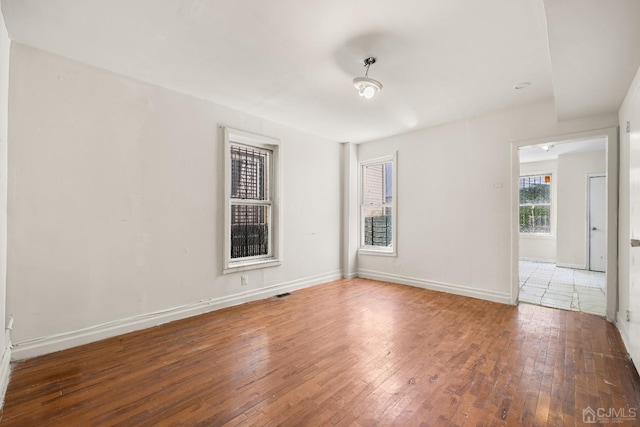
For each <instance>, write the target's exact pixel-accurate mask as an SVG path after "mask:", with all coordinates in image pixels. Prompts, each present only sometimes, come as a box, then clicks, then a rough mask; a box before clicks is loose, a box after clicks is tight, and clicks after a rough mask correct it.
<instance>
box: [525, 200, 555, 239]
mask: <svg viewBox="0 0 640 427" xmlns="http://www.w3.org/2000/svg"><path fill="white" fill-rule="evenodd" d="M520 232H521V233H551V205H521V206H520Z"/></svg>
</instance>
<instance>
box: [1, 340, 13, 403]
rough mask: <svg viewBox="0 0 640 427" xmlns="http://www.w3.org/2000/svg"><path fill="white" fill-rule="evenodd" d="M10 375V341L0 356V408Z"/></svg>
mask: <svg viewBox="0 0 640 427" xmlns="http://www.w3.org/2000/svg"><path fill="white" fill-rule="evenodd" d="M10 376H11V343H9V344H8V345H7V346H6V347H5V349H4V352H3V353H2V358H0V409H2V407H3V406H4V395H5V393H6V392H7V387H8V386H9V377H10Z"/></svg>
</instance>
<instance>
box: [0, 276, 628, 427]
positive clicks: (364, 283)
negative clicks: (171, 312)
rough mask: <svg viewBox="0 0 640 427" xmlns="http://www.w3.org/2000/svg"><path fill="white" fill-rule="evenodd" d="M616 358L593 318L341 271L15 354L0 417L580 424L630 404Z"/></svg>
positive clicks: (115, 421) (612, 341) (28, 421)
mask: <svg viewBox="0 0 640 427" xmlns="http://www.w3.org/2000/svg"><path fill="white" fill-rule="evenodd" d="M625 353H626V352H625V350H624V347H623V345H622V342H621V339H620V337H619V335H618V332H617V330H616V329H615V327H614V326H613V325H611V324H609V323H608V322H606V321H605V320H604V319H602V318H599V317H597V316H594V315H589V314H581V313H576V312H569V311H562V310H556V309H550V308H545V307H538V306H532V305H525V304H523V305H520V306H519V307H511V306H507V305H501V304H495V303H490V302H487V301H482V300H476V299H471V298H465V297H460V296H455V295H450V294H445V293H439V292H432V291H427V290H423V289H418V288H412V287H408V286H402V285H394V284H389V283H381V282H375V281H370V280H363V279H354V280H340V281H336V282H332V283H328V284H325V285H320V286H316V287H313V288H308V289H304V290H300V291H296V292H294V293H292V294H291V295H290V296H288V297H285V298H282V299H278V298H271V299H268V300H263V301H257V302H254V303H249V304H244V305H241V306H237V307H232V308H229V309H224V310H220V311H216V312H213V313H208V314H205V315H201V316H198V317H193V318H189V319H185V320H181V321H177V322H173V323H169V324H166V325H162V326H159V327H156V328H151V329H146V330H143V331H139V332H134V333H131V334H127V335H123V336H119V337H115V338H111V339H108V340H104V341H100V342H97V343H93V344H89V345H85V346H82V347H76V348H73V349H70V350H66V351H62V352H58V353H54V354H50V355H46V356H42V357H38V358H34V359H30V360H26V361H23V362H20V363H16V364H14V366H13V374H12V377H11V382H10V384H9V389H8V391H7V395H6V401H5V406H4V410H3V412H2V414H1V415H2V420H1V422H0V425H2V426H15V425H19V426H36V425H38V426H40V425H65V426H81V425H82V426H88V425H91V426H93V425H100V426H102V425H126V426H133V425H135V426H139V425H196V424H201V425H225V424H226V425H313V426H316V425H323V424H328V425H332V424H333V425H354V426H369V425H389V424H393V425H401V426H404V425H428V426H431V425H520V424H524V425H580V424H582V421H583V419H582V416H583V412H582V411H583V409H585V408H586V407H591V408H593V409H596V410H597V408H615V409H616V410H619V409H620V408H626V409H625V410H626V412H625V414H626V415H630V414H631V412H630V411H631V408H633V409H634V410H635V408H640V394H639V392H638V390H639V388H638V387H639V384H640V381H639V379H638V375H637V373H636V372H635V370H634V369H633V366H632V364H631V363H630V362H629V361H628V360H627V359H626V357H625ZM618 415H620V413H619V412H618ZM606 421H608V420H606ZM638 423H640V413H639V414H638V420H637V422H636V425H637V424H638ZM628 424H632V422H630V423H628Z"/></svg>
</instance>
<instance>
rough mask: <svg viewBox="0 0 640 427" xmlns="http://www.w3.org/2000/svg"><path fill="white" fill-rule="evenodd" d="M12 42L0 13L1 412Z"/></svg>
mask: <svg viewBox="0 0 640 427" xmlns="http://www.w3.org/2000/svg"><path fill="white" fill-rule="evenodd" d="M10 48H11V41H10V40H9V35H8V34H7V29H6V27H5V24H4V17H3V15H2V13H0V336H1V337H2V338H0V339H1V340H2V344H1V347H0V351H1V352H2V355H1V356H0V408H1V407H2V403H4V393H5V391H6V388H7V385H8V383H9V361H10V359H11V348H10V342H9V338H10V337H9V334H8V333H7V331H5V327H6V325H7V323H6V310H5V308H6V290H7V147H8V136H9V135H8V128H9V118H8V113H9V51H10Z"/></svg>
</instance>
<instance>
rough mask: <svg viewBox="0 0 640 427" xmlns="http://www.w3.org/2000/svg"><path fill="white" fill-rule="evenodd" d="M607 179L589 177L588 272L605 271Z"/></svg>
mask: <svg viewBox="0 0 640 427" xmlns="http://www.w3.org/2000/svg"><path fill="white" fill-rule="evenodd" d="M606 188H607V179H606V178H605V177H604V176H591V177H589V270H592V271H605V270H606V269H607V229H606V223H605V203H606V200H607V199H606Z"/></svg>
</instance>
